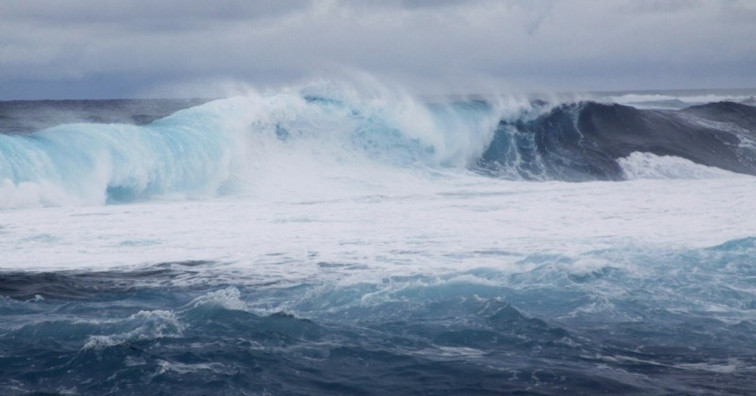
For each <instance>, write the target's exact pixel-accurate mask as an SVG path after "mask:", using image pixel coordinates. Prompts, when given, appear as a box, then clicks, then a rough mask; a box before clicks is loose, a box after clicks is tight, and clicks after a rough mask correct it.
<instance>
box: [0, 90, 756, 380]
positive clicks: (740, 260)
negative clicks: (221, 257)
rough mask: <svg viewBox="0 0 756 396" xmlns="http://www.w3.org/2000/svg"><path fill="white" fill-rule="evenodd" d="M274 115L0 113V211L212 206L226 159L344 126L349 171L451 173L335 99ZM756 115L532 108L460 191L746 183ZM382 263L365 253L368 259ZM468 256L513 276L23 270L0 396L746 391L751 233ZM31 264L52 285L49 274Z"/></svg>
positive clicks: (125, 107)
mask: <svg viewBox="0 0 756 396" xmlns="http://www.w3.org/2000/svg"><path fill="white" fill-rule="evenodd" d="M300 99H301V100H300ZM287 100H290V101H292V103H294V104H296V106H300V107H297V109H300V110H301V109H304V110H303V113H302V114H294V115H292V114H291V112H290V111H289V110H290V109H289V108H288V107H286V106H287V104H286V103H288V102H285V101H284V103H283V108H278V107H273V108H274V109H278V110H280V111H279V112H278V113H275V112H274V113H275V114H273V115H271V116H270V119H266V122H262V121H259V120H251V121H249V120H248V121H249V125H243V126H242V127H241V128H240V129H239V130H236V129H224V128H225V127H226V126H227V124H229V122H228V120H229V119H233V120H237V118H241V119H244V117H237V116H239V114H236V113H234V111H236V109H235V108H234V107H233V106H234V105H233V103H232V105H226V104H224V103H216V104H211V105H212V106H209V107H199V108H195V109H190V110H188V111H186V112H183V113H177V114H178V115H176V114H174V116H171V117H168V118H161V117H164V116H166V115H169V114H172V113H173V112H175V111H176V110H178V109H182V108H185V107H190V106H193V105H195V104H198V103H200V102H202V101H196V102H192V101H84V102H4V103H0V187H2V188H1V189H0V191H2V192H3V194H13V196H12V197H11V198H13V200H11V199H8V200H7V201H6V200H5V199H6V198H7V197H6V196H0V198H2V200H0V203H7V205H8V206H7V207H9V208H10V209H4V210H13V209H14V208H16V207H26V206H40V205H41V206H44V205H48V204H52V205H66V204H67V203H69V202H74V204H85V205H97V204H106V203H107V204H129V203H130V202H133V201H137V202H140V201H144V200H149V199H153V198H154V197H163V196H164V195H166V194H167V195H170V194H182V193H186V194H189V195H190V196H191V194H193V193H197V192H202V193H207V194H209V196H211V197H213V196H215V195H223V194H224V193H226V192H227V191H231V190H233V189H232V188H231V187H228V186H229V185H233V184H234V182H236V181H238V178H240V176H239V173H242V174H243V173H244V172H245V169H241V170H240V169H239V167H238V164H239V163H243V162H244V161H242V160H243V159H245V158H242V159H240V158H237V157H235V156H240V155H242V154H243V152H242V151H237V149H238V148H239V147H243V146H244V145H245V144H247V145H249V146H251V147H257V146H255V144H260V145H262V146H265V145H266V144H267V145H273V144H278V145H280V147H282V149H285V148H287V147H289V146H286V144H289V143H291V141H294V143H295V144H296V143H298V144H302V143H301V142H300V141H298V140H297V139H301V140H302V141H304V142H307V141H308V140H307V139H311V140H316V139H313V138H314V137H319V136H320V135H318V133H321V132H322V133H325V132H329V131H330V129H328V128H330V127H332V126H334V125H335V124H339V123H343V124H347V125H349V126H353V127H354V130H350V131H347V134H346V137H345V138H344V139H343V140H338V139H336V138H333V136H331V138H332V140H333V141H336V142H338V144H341V145H343V147H344V150H345V151H344V152H342V153H341V154H342V155H344V157H345V158H349V157H348V155H351V152H350V150H353V151H358V150H362V151H364V154H365V156H364V161H373V160H374V161H377V162H381V163H390V164H392V166H398V167H403V166H406V167H409V166H416V165H417V164H418V163H420V164H421V165H422V166H421V167H420V168H421V169H425V168H423V166H427V167H432V166H437V167H438V169H441V170H444V171H445V170H448V169H449V167H451V166H452V165H453V164H454V163H455V162H454V161H452V160H453V159H454V158H443V157H439V158H440V160H438V161H436V159H437V157H436V156H437V155H438V154H439V153H441V152H443V151H444V150H443V147H441V146H439V147H436V146H434V145H433V144H431V143H434V142H436V143H437V141H441V140H443V138H445V137H444V136H442V137H441V138H439V139H437V140H434V139H428V141H423V140H422V139H420V138H418V137H417V135H414V134H412V133H410V132H412V131H405V130H401V129H400V128H399V126H401V125H403V124H401V123H398V122H396V120H395V119H394V118H395V116H394V115H392V114H386V113H389V112H385V113H381V111H379V110H380V109H379V110H376V109H375V108H372V107H369V106H368V107H367V108H360V107H359V106H357V105H355V104H354V103H348V102H347V101H344V100H342V99H339V98H326V97H317V96H303V97H302V98H298V99H296V100H294V99H291V98H288V99H287ZM274 103H277V102H275V101H274ZM226 107H228V108H226ZM492 109H493V106H492V105H491V104H490V103H487V102H485V101H467V102H453V103H445V104H443V105H433V104H429V105H428V106H427V108H425V110H427V112H428V114H431V116H430V119H432V120H434V121H437V122H438V123H439V124H440V125H442V126H449V125H454V123H461V122H465V121H470V123H471V124H475V125H477V124H476V123H477V122H478V121H479V119H481V118H485V117H487V116H488V115H490V112H491V111H493V110H492ZM755 109H756V108H754V107H752V106H749V105H748V104H745V103H734V102H720V103H710V104H705V105H700V106H693V107H687V108H683V109H679V110H641V109H636V108H632V107H627V106H621V105H615V104H605V103H596V102H580V103H565V104H553V103H552V104H549V103H545V102H537V101H536V102H533V103H532V104H530V105H529V106H528V108H527V109H526V110H523V111H521V112H519V113H517V114H515V115H512V116H508V117H504V118H502V119H500V120H498V118H497V120H498V122H497V123H494V129H495V130H493V131H490V132H491V135H492V140H491V141H490V142H488V144H487V145H486V146H485V147H484V148H485V150H483V152H482V154H481V155H480V157H479V158H474V159H473V161H471V162H470V163H467V164H466V168H464V169H462V170H461V171H462V172H472V173H475V174H477V175H480V176H481V177H490V178H494V179H496V180H497V181H498V180H500V179H502V178H504V179H516V180H518V181H519V182H522V181H533V180H560V181H570V182H573V181H591V180H593V181H595V180H609V181H618V182H619V181H621V180H623V179H625V176H626V175H625V173H623V170H622V167H621V164H620V163H619V160H620V159H622V158H624V157H627V156H629V155H631V154H632V153H636V152H642V153H651V154H655V155H658V156H670V155H671V156H675V157H680V158H684V159H686V160H689V161H690V162H692V163H695V164H699V165H706V166H710V167H715V168H719V169H724V170H728V171H731V172H736V173H740V174H749V175H754V174H756V151H755V150H756V143H754V142H756V110H755ZM284 110H285V111H284ZM425 110H424V111H425ZM424 111H423V112H420V113H421V114H425V112H424ZM229 113H231V114H229ZM279 113H280V114H279ZM400 113H401V112H400ZM313 115H314V118H316V119H315V120H313V119H308V118H307V117H309V116H313ZM326 116H333V118H327V117H326ZM224 117H225V118H224ZM322 118H326V120H325V121H323V119H322ZM400 118H401V117H400ZM334 120H335V121H334ZM423 120H424V119H423ZM71 122H77V123H80V124H70V123H71ZM105 124H107V125H105ZM232 124H234V125H236V124H235V123H232ZM134 125H138V127H137V126H134ZM339 125H340V124H339ZM397 125H399V126H397ZM326 129H327V130H326ZM441 129H443V128H441ZM474 129H475V128H471V130H474ZM266 134H267V135H270V136H267V135H266ZM311 135H314V136H311ZM250 136H252V137H253V138H254V139H252V138H250ZM327 136H330V135H327ZM337 137H340V136H337ZM473 137H476V136H473ZM268 138H270V139H268ZM245 139H247V140H245ZM266 139H267V140H266ZM471 139H472V138H471ZM250 142H251V143H250ZM271 142H273V143H271ZM429 142H430V143H429ZM460 142H464V139H462V140H461V141H460ZM460 145H462V143H460ZM450 146H453V147H456V145H453V144H452V145H450ZM276 147H278V146H276ZM314 147H315V149H313V150H312V152H314V153H318V152H321V151H323V150H324V149H323V147H321V146H318V145H315V146H314ZM448 151H453V150H448ZM330 153H331V151H327V150H326V151H325V155H330ZM263 158H265V157H264V156H263ZM360 158H362V157H360ZM347 163H348V162H347ZM100 168H106V169H107V172H100V171H101V170H102V169H100ZM251 169H253V170H254V169H256V168H255V167H254V166H252V167H251ZM434 169H435V168H434ZM103 173H107V174H106V175H105V176H107V177H104V176H103ZM337 174H338V173H337ZM484 180H491V179H484ZM366 182H369V180H368V181H366ZM250 184H252V185H254V183H250ZM48 188H49V190H47V189H48ZM63 192H65V194H64V193H63ZM200 195H201V194H200ZM27 196H28V197H29V198H28V199H29V202H27V201H24V199H26V197H27ZM60 196H63V197H64V198H65V199H62V198H61V199H60V200H56V199H57V198H58V197H60ZM202 196H203V197H206V195H202ZM678 198H679V197H671V198H670V199H678ZM434 199H435V198H434ZM302 200H305V199H304V198H303V199H302ZM32 201H33V202H32ZM27 204H28V205H27ZM14 205H16V206H14ZM543 205H548V202H544V203H543ZM648 205H654V203H653V202H650V203H648ZM483 209H485V210H490V208H483ZM704 209H705V208H704ZM3 213H4V212H2V211H0V237H1V236H2V235H3V233H4V232H5V231H4V229H3V227H4V225H3V217H2V216H3ZM714 215H716V213H714ZM523 216H537V213H535V214H534V213H524V214H523ZM37 218H42V217H41V215H39V214H37ZM175 221H177V222H180V221H182V219H180V218H177V219H175ZM104 222H107V220H104ZM107 226H108V225H107V224H105V223H104V224H103V229H106V228H107ZM238 226H239V227H253V226H254V225H246V224H241V225H238ZM412 226H414V227H418V228H422V227H425V226H426V225H424V224H417V225H412ZM503 226H505V225H503ZM695 226H696V224H692V225H691V227H695ZM98 231H99V230H92V235H97V232H98ZM215 231H217V230H215ZM316 232H319V231H316ZM490 232H492V233H495V232H496V230H490ZM576 232H578V231H576ZM43 237H44V235H43ZM158 237H159V235H158V236H156V238H158ZM581 237H582V236H581V235H579V234H576V235H575V238H576V240H577V239H580V238H581ZM460 238H461V239H462V240H464V238H465V236H464V235H462V236H460ZM42 239H43V240H41V241H40V243H58V241H56V240H46V239H45V238H42ZM121 247H123V248H124V249H127V248H133V249H136V250H138V249H139V248H140V247H139V246H138V244H137V245H134V246H131V247H128V246H121ZM60 248H61V249H77V246H75V243H74V244H69V245H65V244H64V243H62V242H61V246H60ZM392 248H393V247H386V246H377V247H375V249H376V251H377V252H376V253H375V256H376V257H381V252H382V250H381V249H392ZM544 248H545V249H546V248H551V249H550V251H554V248H553V247H548V246H545V247H544ZM2 254H3V252H0V256H2ZM476 254H481V255H483V254H487V255H499V254H500V255H502V256H506V261H507V262H509V261H511V260H514V261H516V264H517V265H516V266H514V267H516V268H518V269H519V270H517V271H513V270H511V268H512V266H503V267H507V268H510V269H508V270H506V271H505V270H503V269H496V268H486V267H481V268H477V269H474V270H469V271H458V272H453V271H452V272H445V273H442V274H440V273H439V274H436V273H425V272H423V271H421V270H419V271H415V272H417V273H415V274H414V275H406V276H391V275H390V274H378V275H376V274H373V275H376V276H372V277H371V276H367V277H366V278H365V280H364V281H362V282H357V283H355V282H354V281H350V282H347V281H344V279H345V278H349V279H355V278H359V277H347V276H344V274H347V273H349V272H350V271H355V270H356V269H357V270H365V269H369V268H370V264H371V263H370V262H359V260H357V262H353V263H339V262H333V263H332V262H321V263H319V264H318V266H319V268H320V269H322V271H323V273H326V274H327V275H328V276H324V277H323V278H317V277H315V278H306V279H299V278H291V279H286V278H285V277H284V280H280V279H281V277H280V276H277V277H275V279H277V280H275V281H274V280H270V281H266V280H265V279H252V278H248V277H246V276H245V273H244V271H238V270H237V271H236V272H227V271H228V270H226V269H224V268H227V266H226V265H225V264H227V263H224V262H221V261H218V259H217V258H212V257H211V258H208V260H205V261H183V262H163V261H164V259H162V258H160V257H152V258H151V259H150V260H148V264H145V265H144V266H142V267H139V268H138V269H134V268H133V267H131V269H129V270H122V271H116V270H108V271H97V270H91V265H90V266H89V269H87V270H80V271H75V270H74V271H53V272H39V271H27V270H25V268H26V267H27V266H31V265H32V264H37V263H23V262H13V263H6V262H3V261H0V263H2V266H0V394H2V395H6V394H7V395H24V394H95V395H100V394H119V395H120V394H135V395H142V394H166V395H168V394H170V395H174V394H184V395H207V394H230V395H235V394H239V395H249V394H252V395H258V394H259V395H267V394H274V395H277V394H284V395H289V394H292V395H311V394H349V395H352V394H366V395H371V394H374V395H383V394H455V395H457V394H475V395H477V394H523V395H526V394H532V395H564V394H586V395H593V394H642V395H654V394H660V395H661V394H675V395H677V394H693V395H710V394H742V395H747V394H756V259H755V257H756V239H754V237H753V235H743V238H742V239H735V240H731V241H729V242H727V243H724V244H722V245H718V246H712V247H708V248H701V249H682V248H678V249H673V248H664V247H660V246H653V247H648V246H641V245H635V244H632V243H628V244H627V246H617V247H615V248H612V249H607V250H600V251H594V252H589V253H584V254H579V255H577V256H573V255H567V254H565V255H555V254H535V255H534V254H520V253H517V252H499V251H495V250H493V251H486V252H476ZM357 256H359V255H357ZM16 257H18V255H17V256H16ZM450 260H453V257H452V258H450ZM502 261H504V260H502ZM586 262H588V263H600V264H592V265H588V266H586V264H585V263H586ZM150 263H151V264H150ZM44 264H46V266H47V267H56V264H57V262H56V258H55V257H50V262H49V263H44ZM88 264H91V263H88ZM234 264H235V268H237V269H238V268H243V267H244V265H245V264H249V265H252V260H251V262H250V263H234ZM298 264H299V263H297V262H296V261H287V262H281V263H280V266H281V267H285V266H296V265H298ZM414 264H415V263H409V264H408V265H414ZM449 266H450V267H453V263H451V264H449ZM39 267H44V266H37V268H39ZM69 267H70V266H69ZM285 272H286V271H283V273H285ZM408 272H410V273H414V272H412V271H408ZM376 277H377V278H378V279H377V280H376V279H375V278H376ZM273 278H274V277H271V279H273Z"/></svg>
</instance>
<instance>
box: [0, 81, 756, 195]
mask: <svg viewBox="0 0 756 396" xmlns="http://www.w3.org/2000/svg"><path fill="white" fill-rule="evenodd" d="M46 105H47V106H49V103H48V104H46ZM108 111H111V112H112V111H113V110H112V109H109V110H108ZM90 118H91V117H90ZM126 118H128V117H120V118H119V120H120V119H126ZM132 118H133V117H132ZM659 158H662V159H661V160H660V159H659ZM670 158H673V159H670ZM681 164H683V165H681ZM681 167H682V168H685V169H686V170H684V171H681V170H680V169H681ZM693 168H695V169H693ZM428 170H443V171H460V172H465V173H470V172H475V173H478V174H480V175H484V176H489V177H495V178H499V179H508V180H563V181H589V180H625V179H628V178H630V179H632V178H639V177H640V178H646V177H650V178H659V177H663V178H667V177H673V178H677V177H682V178H690V177H693V178H696V177H701V175H702V174H705V176H706V177H729V176H731V175H732V172H735V173H742V174H749V175H756V108H754V107H752V106H749V105H746V104H742V103H734V102H718V103H709V104H704V105H698V106H691V107H687V108H684V109H681V110H653V109H638V108H634V107H629V106H624V105H619V104H605V103H598V102H591V101H586V102H577V103H547V102H543V101H537V100H527V99H518V98H514V97H499V98H463V99H459V98H457V99H443V100H422V99H419V98H416V97H412V96H409V95H405V94H402V93H400V92H392V91H388V90H386V89H378V90H365V89H362V90H360V89H357V88H355V87H351V86H346V85H340V84H314V85H309V86H306V87H303V88H297V89H288V90H282V91H279V92H275V93H268V94H257V93H255V94H250V95H247V96H245V97H237V98H230V99H221V100H216V101H212V102H209V103H205V104H201V105H198V106H195V107H191V108H187V109H184V110H179V111H177V112H175V113H173V114H171V115H168V116H166V117H164V118H160V119H157V120H154V121H151V122H148V123H146V124H143V125H133V124H123V123H114V124H105V123H91V122H89V123H71V124H61V125H57V126H53V127H49V128H46V129H42V130H36V131H34V132H29V133H5V134H0V192H2V194H0V207H5V208H9V207H24V206H40V205H42V206H47V205H69V204H72V205H82V204H84V205H98V204H104V203H120V202H132V201H139V200H146V199H154V198H169V199H175V198H195V197H206V196H215V195H223V194H229V193H234V192H251V193H254V192H255V191H258V190H259V189H263V188H270V186H271V184H274V185H275V184H276V183H277V184H278V185H279V186H285V185H286V184H287V183H293V182H295V181H297V178H299V179H300V180H298V181H299V182H310V183H312V182H320V181H323V180H327V179H334V178H341V179H349V180H352V181H353V182H354V183H356V184H357V185H361V184H362V183H364V182H366V181H371V182H372V181H374V180H378V181H380V180H381V178H386V177H390V176H389V175H391V174H392V173H396V172H397V171H401V172H404V171H408V172H414V173H415V174H423V173H427V171H428ZM297 175H299V176H297ZM360 179H363V180H360ZM368 179H370V180H368ZM282 188H283V187H282ZM358 188H359V187H358Z"/></svg>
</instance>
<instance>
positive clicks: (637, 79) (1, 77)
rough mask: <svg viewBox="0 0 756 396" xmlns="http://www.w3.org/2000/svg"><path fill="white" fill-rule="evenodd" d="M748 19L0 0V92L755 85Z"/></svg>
mask: <svg viewBox="0 0 756 396" xmlns="http://www.w3.org/2000/svg"><path fill="white" fill-rule="evenodd" d="M753 21H756V2H753V1H749V0H721V1H696V0H618V1H601V2H599V1H591V0H503V1H502V0H496V1H493V0H492V1H487V0H468V1H464V0H443V1H429V0H414V1H413V0H403V1H402V0H389V1H384V2H372V1H361V0H356V1H334V0H326V1H322V0H321V1H308V0H299V1H288V2H249V1H230V0H229V1H219V2H207V1H201V0H183V1H178V0H164V1H160V2H154V1H147V0H132V1H109V0H104V1H103V0H99V1H96V0H78V1H77V2H60V1H55V0H26V1H23V2H22V1H5V2H0V98H1V99H16V98H21V99H23V98H63V97H68V98H80V97H81V98H84V97H89V98H104V97H141V96H165V95H182V94H187V95H197V94H198V93H200V92H205V93H208V94H211V92H210V91H211V90H212V89H213V87H214V86H221V85H224V84H223V83H228V82H233V83H239V84H250V85H254V86H261V87H268V86H277V85H285V84H290V83H293V82H299V81H302V80H307V79H311V78H318V77H328V78H338V77H339V76H340V75H342V74H344V73H348V72H349V71H355V70H357V71H360V72H365V73H369V74H371V75H374V76H376V78H378V79H385V80H389V81H394V82H397V83H400V84H402V85H404V86H406V87H408V88H409V89H411V90H413V91H416V92H418V93H424V94H440V93H451V92H456V93H461V92H480V91H520V92H522V91H525V92H532V91H552V90H558V91H595V90H634V89H635V90H637V89H678V88H747V87H748V88H751V87H756V40H754V39H753V38H754V37H756V23H753ZM191 87H194V89H188V88H191ZM182 88H187V89H184V92H183V93H182V92H181V91H182Z"/></svg>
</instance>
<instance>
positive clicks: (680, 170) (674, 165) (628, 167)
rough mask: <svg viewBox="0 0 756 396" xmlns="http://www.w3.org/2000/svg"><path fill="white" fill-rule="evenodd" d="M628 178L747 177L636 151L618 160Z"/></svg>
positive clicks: (679, 159) (671, 157)
mask: <svg viewBox="0 0 756 396" xmlns="http://www.w3.org/2000/svg"><path fill="white" fill-rule="evenodd" d="M617 162H618V163H619V165H620V167H622V173H623V174H624V176H625V177H626V178H627V179H631V180H634V179H712V178H733V177H735V178H736V177H746V176H742V175H738V174H736V173H733V172H729V171H726V170H724V169H720V168H715V167H711V166H705V165H700V164H696V163H694V162H692V161H690V160H687V159H685V158H680V157H674V156H659V155H655V154H651V153H641V152H634V153H632V154H630V155H629V156H627V157H624V158H620V159H618V160H617Z"/></svg>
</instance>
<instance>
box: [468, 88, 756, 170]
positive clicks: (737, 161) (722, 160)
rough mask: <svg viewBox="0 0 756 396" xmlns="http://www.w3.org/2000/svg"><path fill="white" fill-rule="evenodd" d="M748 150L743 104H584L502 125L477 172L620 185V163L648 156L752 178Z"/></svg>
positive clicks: (754, 149)
mask: <svg viewBox="0 0 756 396" xmlns="http://www.w3.org/2000/svg"><path fill="white" fill-rule="evenodd" d="M755 142H756V108H754V107H751V106H748V105H744V104H738V103H732V102H721V103H710V104H706V105H701V106H693V107H689V108H685V109H683V110H680V111H670V110H642V109H636V108H633V107H629V106H623V105H618V104H602V103H596V102H583V103H577V104H564V105H560V106H557V107H555V108H554V109H552V110H550V111H547V112H545V113H544V114H541V115H538V116H535V117H533V118H532V119H522V118H519V119H515V120H502V122H501V123H500V124H499V127H498V128H497V130H496V133H495V136H494V140H493V142H492V143H491V145H490V146H489V148H488V149H487V150H486V152H485V153H484V154H483V156H482V158H481V160H480V161H479V162H478V164H479V166H480V167H481V168H482V169H484V170H487V171H489V172H490V173H491V174H493V175H502V176H505V177H512V178H517V177H521V178H524V179H533V180H549V179H557V180H569V181H583V180H622V179H625V177H626V173H625V172H624V171H623V168H622V165H621V163H622V161H621V159H623V158H626V157H629V156H631V155H632V154H633V153H648V154H653V155H656V156H660V157H661V156H672V157H678V158H683V159H686V160H689V161H691V162H693V163H695V164H699V165H704V166H708V167H716V168H720V169H724V170H727V171H731V172H737V173H744V174H750V175H754V174H756V144H754V143H755Z"/></svg>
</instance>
